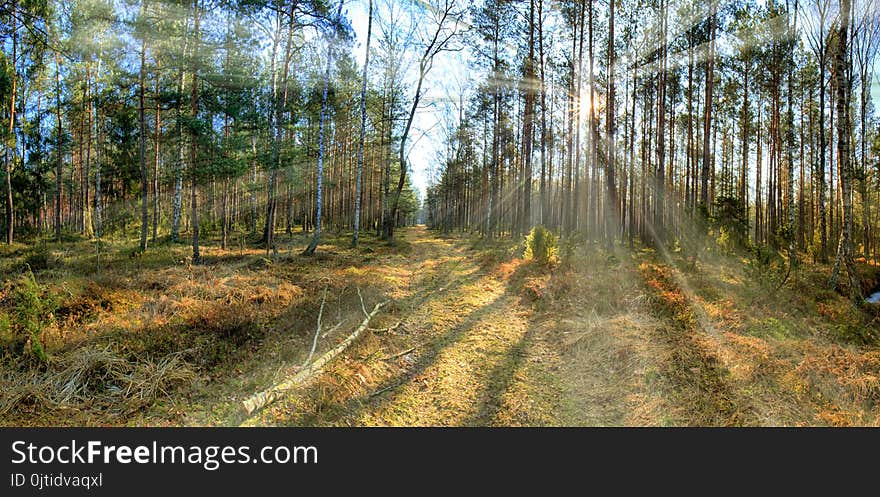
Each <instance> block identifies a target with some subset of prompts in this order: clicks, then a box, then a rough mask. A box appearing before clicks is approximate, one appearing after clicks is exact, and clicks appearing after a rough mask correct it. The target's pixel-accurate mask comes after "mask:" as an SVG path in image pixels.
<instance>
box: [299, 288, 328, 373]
mask: <svg viewBox="0 0 880 497" xmlns="http://www.w3.org/2000/svg"><path fill="white" fill-rule="evenodd" d="M326 302H327V286H324V296H323V297H322V298H321V310H320V311H318V327H317V328H316V329H315V338H313V339H312V350H310V351H309V356H308V357H306V362H304V363H303V367H306V365H307V364H308V363H309V361H311V360H312V355H314V354H315V348H316V347H317V346H318V335H320V334H321V316H323V315H324V304H325V303H326Z"/></svg>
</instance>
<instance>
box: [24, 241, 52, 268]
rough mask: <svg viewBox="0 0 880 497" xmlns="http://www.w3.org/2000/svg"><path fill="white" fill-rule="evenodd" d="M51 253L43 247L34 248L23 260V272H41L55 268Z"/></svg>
mask: <svg viewBox="0 0 880 497" xmlns="http://www.w3.org/2000/svg"><path fill="white" fill-rule="evenodd" d="M55 262H56V261H55V258H54V257H53V256H52V252H50V251H49V249H48V248H47V247H45V246H40V247H35V248H34V249H33V250H32V251H31V253H30V254H28V255H27V257H25V259H24V263H25V264H26V266H25V270H31V271H43V270H46V269H51V268H52V267H54V266H55Z"/></svg>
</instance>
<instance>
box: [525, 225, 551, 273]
mask: <svg viewBox="0 0 880 497" xmlns="http://www.w3.org/2000/svg"><path fill="white" fill-rule="evenodd" d="M524 256H525V258H526V259H529V260H532V261H535V262H536V263H538V264H545V265H546V264H551V263H554V262H556V261H557V260H558V259H559V242H558V240H557V239H556V235H554V234H553V232H552V231H550V230H548V229H547V228H545V227H543V226H535V227H534V228H532V230H531V231H530V232H529V234H528V235H526V250H525V254H524Z"/></svg>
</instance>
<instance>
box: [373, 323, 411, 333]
mask: <svg viewBox="0 0 880 497" xmlns="http://www.w3.org/2000/svg"><path fill="white" fill-rule="evenodd" d="M401 324H403V321H398V322H397V324H395V325H393V326H389V327H387V328H368V329H369V330H370V331H372V332H373V333H389V332H392V331H394V330H396V329H397V328H400V325H401Z"/></svg>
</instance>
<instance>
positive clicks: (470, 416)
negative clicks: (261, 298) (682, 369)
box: [244, 227, 665, 426]
mask: <svg viewBox="0 0 880 497" xmlns="http://www.w3.org/2000/svg"><path fill="white" fill-rule="evenodd" d="M399 236H400V237H401V240H402V242H403V243H405V244H408V245H410V246H411V247H412V250H411V253H410V254H409V255H408V257H407V258H406V262H405V263H404V264H403V267H401V268H398V269H399V270H400V271H402V276H403V278H402V280H404V281H406V284H404V285H402V286H401V288H399V289H397V291H395V292H392V295H394V297H395V303H394V304H393V305H392V306H391V309H392V310H391V311H390V314H391V315H390V316H389V315H386V316H385V318H384V319H382V320H381V321H382V322H383V324H382V325H379V324H372V326H374V327H375V328H378V330H377V329H375V328H374V330H373V331H372V332H371V333H369V334H367V335H365V336H364V337H362V339H360V340H359V341H358V342H357V343H356V344H355V345H354V346H352V347H351V348H350V349H349V350H348V351H346V352H345V353H344V354H343V355H342V356H340V357H338V358H337V359H336V360H335V361H334V362H333V363H332V364H331V365H330V366H329V367H328V368H327V369H326V370H325V371H324V373H323V374H321V375H320V376H319V377H318V378H316V379H315V380H314V381H312V382H311V383H309V384H307V385H305V386H304V387H303V388H300V389H297V390H294V391H290V392H288V393H287V394H286V395H284V396H283V397H282V398H281V399H280V400H279V401H276V402H275V403H273V404H272V405H270V406H268V407H266V408H265V409H263V410H262V411H258V412H256V413H255V414H254V416H252V417H250V418H248V419H247V420H245V422H244V424H245V425H252V426H261V425H305V426H312V425H319V426H320V425H333V426H338V425H343V426H362V425H367V426H377V425H378V426H437V425H442V426H485V425H491V426H511V425H514V426H518V425H522V426H535V425H539V426H541V425H566V426H570V425H652V424H653V425H656V424H658V423H661V422H662V419H660V416H659V413H660V410H661V409H662V408H663V406H664V405H665V401H664V400H663V399H661V398H660V395H661V392H660V391H659V390H658V389H657V388H656V387H655V386H653V385H652V384H651V383H650V381H647V382H646V381H645V378H646V377H647V378H649V379H650V378H651V375H652V374H654V373H653V372H654V371H657V370H658V368H659V365H657V364H655V360H654V357H655V356H656V350H654V349H655V348H656V345H655V344H654V343H653V342H652V339H653V337H652V335H651V334H650V330H651V329H653V328H654V327H656V323H654V322H653V320H652V318H651V316H650V314H649V312H648V310H647V308H646V307H645V305H646V303H645V299H644V291H643V290H642V289H641V287H640V281H639V280H638V278H637V276H636V273H635V271H634V269H633V268H631V267H626V268H621V269H620V270H621V271H622V272H625V273H626V275H627V277H626V278H622V279H615V278H614V277H608V276H607V275H600V274H594V275H592V276H593V277H590V275H589V274H586V273H585V274H580V272H578V274H577V275H576V276H578V277H579V276H584V275H586V276H587V278H586V279H584V281H583V284H587V285H589V284H591V283H593V284H596V285H599V286H605V285H608V284H613V285H615V288H613V289H612V290H610V291H611V292H612V295H610V296H611V297H613V298H619V299H620V300H619V302H621V303H623V302H625V303H626V304H625V305H621V306H616V305H615V306H612V307H618V308H617V310H614V309H611V308H609V309H607V310H606V309H600V310H598V311H597V309H596V307H595V306H596V304H597V303H600V300H601V299H591V295H590V292H578V289H577V288H571V289H564V290H563V293H565V294H566V295H568V296H567V297H566V298H573V299H574V300H572V301H570V302H567V303H557V302H554V303H552V304H549V305H550V307H547V305H548V303H547V302H546V298H549V297H544V296H543V293H544V292H547V291H548V290H550V289H549V288H548V285H550V284H551V283H550V277H549V275H547V274H544V272H542V271H540V270H536V269H535V268H534V267H531V265H530V264H528V263H527V262H525V261H523V260H522V259H516V258H514V259H512V260H508V261H507V262H498V260H497V259H496V258H494V257H492V256H491V255H487V254H486V252H485V251H483V250H480V249H478V248H475V247H472V246H471V243H472V242H470V243H469V242H468V241H467V240H464V239H460V238H441V237H438V236H436V235H434V234H433V233H430V232H428V231H427V230H426V229H425V228H424V227H413V228H408V229H405V230H401V231H400V235H399ZM501 259H502V260H503V259H505V258H504V257H501ZM621 282H624V284H623V285H621V284H620V283H621ZM602 291H603V292H605V291H608V290H607V289H602ZM568 304H570V308H569V310H570V312H567V313H566V315H560V314H559V313H558V312H555V311H556V310H557V309H558V307H556V306H557V305H568ZM398 323H399V324H398Z"/></svg>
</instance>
